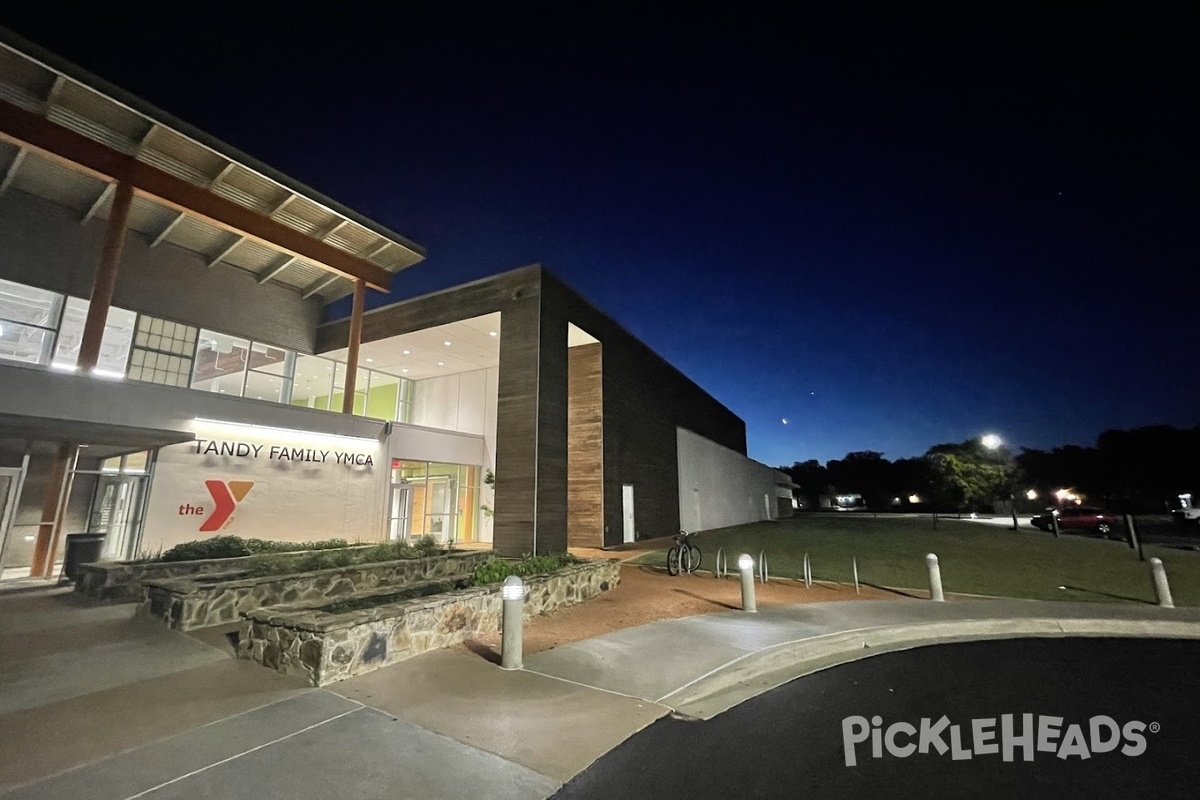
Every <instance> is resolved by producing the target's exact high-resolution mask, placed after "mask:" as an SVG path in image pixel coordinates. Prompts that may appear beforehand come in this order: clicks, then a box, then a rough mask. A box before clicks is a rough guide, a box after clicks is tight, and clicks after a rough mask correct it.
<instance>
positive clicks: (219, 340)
mask: <svg viewBox="0 0 1200 800" xmlns="http://www.w3.org/2000/svg"><path fill="white" fill-rule="evenodd" d="M150 345H151V346H152V347H153V345H154V336H153V335H151V337H150ZM249 352H250V340H249V339H240V338H238V337H236V336H227V335H225V334H223V333H217V332H216V331H208V330H203V329H202V330H201V331H200V337H199V341H198V343H197V345H196V360H195V366H194V368H193V370H192V388H193V389H200V390H201V391H205V392H219V393H221V394H232V395H238V396H240V395H241V394H242V387H243V386H244V385H245V382H246V364H247V362H248V360H249Z"/></svg>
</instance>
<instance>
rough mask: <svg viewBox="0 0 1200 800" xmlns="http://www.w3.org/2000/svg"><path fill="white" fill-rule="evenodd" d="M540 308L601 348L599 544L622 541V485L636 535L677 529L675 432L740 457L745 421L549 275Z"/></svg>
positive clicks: (661, 534)
mask: <svg viewBox="0 0 1200 800" xmlns="http://www.w3.org/2000/svg"><path fill="white" fill-rule="evenodd" d="M542 294H543V297H544V298H545V300H544V305H545V307H546V308H547V309H552V311H553V313H556V314H561V315H562V316H564V317H565V318H566V319H567V320H568V321H570V322H572V323H574V324H575V325H577V326H578V327H580V328H582V329H583V330H585V331H587V332H588V333H589V334H591V335H592V336H594V337H595V338H597V339H599V340H600V344H601V347H602V349H603V373H602V380H601V385H602V388H601V392H602V396H603V419H604V422H603V428H604V434H603V435H604V439H603V441H604V465H603V475H604V478H603V481H604V491H603V498H602V503H603V514H604V542H605V544H606V545H614V544H619V543H620V542H621V540H622V533H623V522H622V511H623V510H622V496H621V487H622V485H623V484H632V485H633V493H634V524H635V528H636V532H637V538H639V539H647V538H653V537H656V536H665V535H668V534H671V533H674V532H675V531H676V530H678V528H679V479H678V473H679V468H678V467H679V465H678V463H677V461H678V454H677V449H676V441H675V439H676V434H675V429H676V427H677V426H678V427H683V428H687V429H688V430H691V431H694V432H696V433H698V434H700V435H701V436H704V437H705V438H708V439H711V440H712V441H714V442H717V443H718V444H722V445H724V446H726V447H728V448H730V449H732V450H736V451H737V452H739V453H743V454H744V453H745V452H746V426H745V423H743V422H742V420H741V419H740V418H739V417H738V416H737V415H736V414H734V413H733V412H732V411H730V410H729V409H727V408H725V406H723V405H721V404H720V403H719V402H717V400H716V399H714V398H713V397H712V396H711V395H710V394H708V393H707V392H706V391H704V390H703V389H702V388H700V386H698V385H697V384H696V383H695V382H693V381H692V380H690V379H689V378H688V377H687V376H685V375H684V374H683V373H681V372H680V371H679V370H677V369H675V368H674V367H673V366H671V365H670V364H669V363H668V362H667V361H666V360H665V359H663V358H662V357H661V356H659V355H658V354H657V353H655V352H654V351H653V350H651V349H650V348H648V347H647V346H646V345H645V344H643V343H642V342H641V341H639V340H638V339H637V338H636V337H634V336H633V335H632V334H630V333H629V332H628V331H626V330H625V329H624V328H622V327H621V326H620V325H618V324H617V323H616V322H614V321H613V320H612V319H610V318H609V317H607V316H606V315H605V314H603V313H602V312H600V311H599V310H597V309H596V308H595V307H594V306H592V305H591V304H590V303H588V302H587V301H586V300H585V299H583V298H582V297H580V296H579V295H578V294H577V293H576V292H575V291H574V290H572V289H571V288H570V287H568V286H566V285H565V284H563V283H562V282H561V281H559V280H558V279H557V278H555V277H554V276H553V275H550V274H548V273H544V274H543V278H542Z"/></svg>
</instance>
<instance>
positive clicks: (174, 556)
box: [159, 536, 252, 561]
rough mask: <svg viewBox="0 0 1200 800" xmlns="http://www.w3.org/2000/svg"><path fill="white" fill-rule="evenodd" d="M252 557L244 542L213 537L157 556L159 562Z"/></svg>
mask: <svg viewBox="0 0 1200 800" xmlns="http://www.w3.org/2000/svg"><path fill="white" fill-rule="evenodd" d="M248 555H252V553H251V552H250V548H249V547H247V546H246V541H245V540H244V539H242V538H241V537H238V536H214V537H212V538H211V539H200V540H198V541H195V542H184V543H183V544H177V545H175V546H174V547H172V548H171V549H170V550H168V551H166V552H165V553H163V554H162V555H161V556H159V561H198V560H200V559H204V558H238V557H240V556H248Z"/></svg>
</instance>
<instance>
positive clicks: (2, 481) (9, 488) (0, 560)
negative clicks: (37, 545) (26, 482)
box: [0, 467, 21, 575]
mask: <svg viewBox="0 0 1200 800" xmlns="http://www.w3.org/2000/svg"><path fill="white" fill-rule="evenodd" d="M20 486H21V470H20V469H17V468H15V467H0V575H2V574H3V571H4V566H5V561H4V557H5V556H6V555H7V554H8V550H9V541H8V536H9V532H10V531H11V530H12V527H13V524H12V523H13V517H14V516H16V513H17V500H18V499H19V495H20Z"/></svg>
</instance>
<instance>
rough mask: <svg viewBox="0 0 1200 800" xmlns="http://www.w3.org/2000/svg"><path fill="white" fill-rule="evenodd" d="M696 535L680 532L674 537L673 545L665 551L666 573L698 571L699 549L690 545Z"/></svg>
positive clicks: (676, 573) (675, 573)
mask: <svg viewBox="0 0 1200 800" xmlns="http://www.w3.org/2000/svg"><path fill="white" fill-rule="evenodd" d="M695 535H696V534H694V533H688V532H687V531H680V532H679V533H678V535H676V536H675V545H674V546H673V547H671V549H670V550H668V551H667V573H668V574H670V575H678V574H679V573H680V572H695V571H696V570H698V569H700V559H701V553H700V548H699V547H697V546H696V545H694V544H692V538H693V537H694V536H695Z"/></svg>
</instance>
